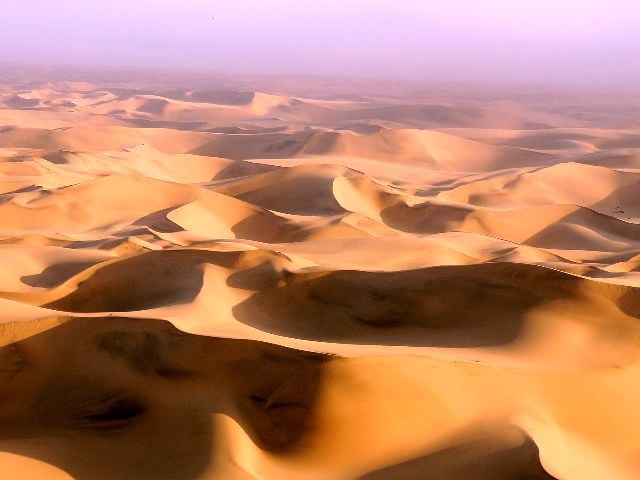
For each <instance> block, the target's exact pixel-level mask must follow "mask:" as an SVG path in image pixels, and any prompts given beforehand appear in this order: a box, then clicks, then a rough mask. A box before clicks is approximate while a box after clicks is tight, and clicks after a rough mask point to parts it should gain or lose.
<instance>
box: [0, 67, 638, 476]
mask: <svg viewBox="0 0 640 480" xmlns="http://www.w3.org/2000/svg"><path fill="white" fill-rule="evenodd" d="M52 75H53V74H52ZM86 75H89V76H88V77H87V78H85V80H87V79H88V81H84V80H83V81H69V79H70V78H76V77H69V78H61V77H56V76H55V75H53V76H52V77H51V78H50V81H46V80H41V79H39V80H29V81H25V82H20V81H18V80H16V79H15V78H13V77H11V78H7V79H2V77H0V84H2V89H1V90H0V92H1V93H0V262H2V265H3V268H2V270H0V469H1V471H2V474H1V475H0V476H1V477H2V478H3V479H5V478H6V479H7V480H18V479H20V480H22V479H25V480H26V479H29V480H31V479H33V478H51V479H54V478H55V479H58V478H60V479H68V478H75V479H80V480H114V479H131V480H143V479H149V478H159V479H166V480H171V479H175V480H178V479H180V480H185V479H187V480H188V479H237V480H258V479H260V480H289V479H291V480H294V479H295V480H298V479H309V480H356V479H361V480H378V479H380V480H382V479H416V480H417V479H423V478H433V479H443V480H444V479H447V480H449V479H477V480H489V479H493V480H495V479H504V480H507V479H515V478H518V479H521V478H522V479H524V478H527V479H552V478H557V479H561V480H574V479H579V480H602V479H605V478H606V479H616V480H617V479H621V480H627V479H628V480H635V479H636V478H638V477H639V476H640V465H639V464H638V452H637V445H638V444H639V442H640V433H638V432H640V416H638V415H637V405H638V402H639V401H640V369H639V365H640V363H639V360H640V348H639V347H638V345H640V326H639V325H640V323H639V320H640V156H639V154H638V148H639V147H640V133H639V131H638V130H637V124H636V123H637V122H636V120H637V119H634V118H633V115H631V114H630V113H629V114H628V115H627V114H626V113H624V112H629V111H630V110H629V109H628V108H627V109H623V110H621V109H620V108H618V107H617V106H618V105H620V102H622V103H623V104H625V105H626V103H625V102H631V103H633V102H634V101H635V100H634V99H635V97H629V98H628V99H626V97H624V95H623V94H616V95H613V94H612V96H600V97H598V98H593V99H589V98H587V97H584V96H580V95H578V94H572V93H571V92H563V93H559V94H557V95H555V94H550V93H549V94H548V95H547V94H539V95H538V94H537V95H528V94H525V93H522V94H519V93H518V92H510V93H508V95H507V94H506V93H505V94H504V99H501V100H496V98H497V97H496V95H495V94H490V93H489V92H487V91H485V90H482V89H479V90H477V91H475V90H474V91H464V92H463V91H460V92H456V91H453V90H451V89H443V90H438V89H437V88H435V87H434V88H433V89H432V90H429V92H428V93H425V92H424V91H422V90H421V91H410V90H407V91H404V90H403V88H404V87H402V88H401V87H399V86H393V85H382V84H379V83H367V82H365V81H356V80H350V81H349V82H347V83H341V81H338V80H334V83H326V82H325V83H323V82H322V81H321V80H312V79H305V80H304V82H302V81H301V80H297V81H295V82H294V81H291V80H285V79H280V80H277V79H274V78H271V79H268V78H262V79H260V78H238V79H234V80H233V81H231V80H229V79H224V78H217V79H216V78H209V79H208V80H207V81H206V82H204V81H203V82H202V83H198V81H196V80H194V79H186V78H185V79H184V80H183V81H184V83H180V81H178V80H176V77H171V78H170V79H169V78H168V79H167V80H166V81H165V80H163V79H158V80H157V81H156V80H154V82H155V83H153V84H151V82H145V81H143V80H141V79H140V78H139V77H138V76H136V75H137V74H135V72H132V73H126V74H123V76H121V77H117V78H118V80H115V81H113V82H111V83H110V82H107V81H99V80H98V79H97V77H93V76H92V75H91V74H89V73H87V74H86ZM125 77H126V78H127V81H123V80H122V78H125ZM181 81H182V80H181ZM407 88H408V87H407ZM545 95H547V96H545ZM607 102H609V103H607ZM578 104H580V107H579V108H578V107H576V105H578ZM625 115H627V116H625Z"/></svg>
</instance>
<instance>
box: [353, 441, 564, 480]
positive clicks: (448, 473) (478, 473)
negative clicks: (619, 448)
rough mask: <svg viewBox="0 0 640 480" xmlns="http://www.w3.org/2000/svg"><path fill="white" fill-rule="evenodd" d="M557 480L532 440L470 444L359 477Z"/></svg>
mask: <svg viewBox="0 0 640 480" xmlns="http://www.w3.org/2000/svg"><path fill="white" fill-rule="evenodd" d="M427 478H428V479H429V480H452V479H464V480H555V477H553V476H551V475H550V474H549V473H547V472H546V471H545V469H544V467H543V466H542V464H541V463H540V457H539V452H538V447H537V446H536V444H535V443H534V442H533V440H531V439H530V438H528V437H527V438H526V439H525V440H524V441H523V442H522V443H521V444H520V445H517V446H513V445H503V446H500V445H499V444H498V443H497V442H496V440H495V439H485V440H478V441H474V442H468V443H465V444H462V445H457V446H455V447H450V448H446V449H444V450H440V451H438V452H435V453H432V454H429V455H425V456H423V457H419V458H415V459H412V460H409V461H406V462H403V463H399V464H397V465H393V466H390V467H387V468H383V469H381V470H377V471H375V472H371V473H368V474H366V475H363V476H362V477H360V480H423V479H427Z"/></svg>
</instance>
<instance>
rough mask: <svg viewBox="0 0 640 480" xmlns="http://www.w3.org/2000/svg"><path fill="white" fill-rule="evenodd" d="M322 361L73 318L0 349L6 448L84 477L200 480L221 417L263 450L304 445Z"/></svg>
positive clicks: (158, 326)
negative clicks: (302, 443)
mask: <svg viewBox="0 0 640 480" xmlns="http://www.w3.org/2000/svg"><path fill="white" fill-rule="evenodd" d="M32 327H34V328H35V329H38V327H37V323H34V324H32ZM11 328H12V327H11V326H8V327H7V326H4V327H3V329H2V334H3V335H4V336H3V338H7V337H6V335H8V334H10V331H11ZM15 328H16V331H18V330H19V331H21V332H23V333H24V332H25V328H24V325H22V326H16V327H15ZM40 330H42V329H40ZM325 361H326V358H325V357H323V356H320V355H317V354H309V353H306V352H298V351H295V350H290V349H287V348H283V347H277V346H273V345H269V344H263V343H260V342H255V341H246V340H230V339H221V338H214V337H201V336H198V335H192V334H186V333H183V332H181V331H179V330H177V329H176V328H175V327H173V326H172V325H171V324H170V323H168V322H165V321H160V320H141V319H130V318H90V319H68V320H67V321H66V322H65V323H62V324H61V325H59V326H56V327H54V328H50V329H49V330H46V331H44V332H41V333H37V334H35V335H33V336H31V337H29V338H26V339H24V340H20V341H17V342H14V343H11V344H8V345H5V346H3V347H0V387H1V388H0V451H5V452H10V453H14V454H18V455H22V456H27V457H31V458H35V459H38V460H40V461H43V462H46V463H48V464H50V465H55V466H57V467H58V468H61V469H63V470H64V471H66V472H68V473H69V474H70V475H72V476H73V478H76V479H78V480H114V479H127V480H144V479H149V478H161V479H163V480H189V479H196V478H200V477H201V475H202V474H203V472H204V471H206V470H207V468H209V467H210V466H211V465H212V463H214V462H215V459H216V455H217V448H218V447H217V446H220V445H222V444H224V443H225V441H226V440H227V439H225V438H224V434H223V433H222V432H220V431H219V428H220V427H219V426H218V424H216V422H215V421H214V420H213V417H214V416H215V415H216V414H221V415H225V416H229V417H231V418H233V419H234V420H235V421H236V422H238V424H239V425H240V426H241V427H242V429H243V430H244V431H245V433H246V434H247V435H248V437H249V438H250V439H251V441H252V442H253V443H254V444H255V446H256V448H259V449H262V450H265V451H268V452H284V451H290V450H292V449H295V448H297V445H298V442H299V441H300V440H301V439H302V438H303V437H304V436H305V435H306V434H307V433H308V431H309V429H310V428H311V417H312V416H313V410H314V403H315V398H316V395H317V391H318V388H319V385H320V383H321V381H322V368H323V367H322V365H323V363H324V362H325ZM221 435H222V436H221Z"/></svg>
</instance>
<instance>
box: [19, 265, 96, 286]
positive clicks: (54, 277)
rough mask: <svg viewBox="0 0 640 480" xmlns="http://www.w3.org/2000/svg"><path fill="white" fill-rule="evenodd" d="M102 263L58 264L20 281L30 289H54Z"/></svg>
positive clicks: (23, 277) (21, 278)
mask: <svg viewBox="0 0 640 480" xmlns="http://www.w3.org/2000/svg"><path fill="white" fill-rule="evenodd" d="M101 261H102V260H96V261H94V262H63V263H56V264H55V265H51V266H49V267H47V268H45V269H44V270H43V271H42V272H40V273H38V274H35V275H24V276H22V277H20V281H21V282H22V283H24V284H25V285H29V286H30V287H41V288H53V287H57V286H58V285H61V284H63V283H64V282H66V281H67V280H69V279H70V278H71V277H73V276H74V275H77V274H78V273H80V272H82V271H84V270H86V269H87V268H89V267H91V266H93V265H95V264H97V263H100V262H101Z"/></svg>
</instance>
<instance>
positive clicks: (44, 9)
mask: <svg viewBox="0 0 640 480" xmlns="http://www.w3.org/2000/svg"><path fill="white" fill-rule="evenodd" d="M1 9H2V12H1V14H0V62H5V63H6V62H19V63H29V64H48V65H49V64H52V65H56V64H66V65H82V66H126V67H131V66H139V67H160V68H188V69H196V70H203V71H217V72H222V73H230V74H234V73H250V74H300V75H308V74H310V75H336V76H357V77H378V78H389V79H402V80H420V81H456V82H460V81H481V82H500V83H543V84H544V83H550V84H570V85H578V86H610V87H622V88H633V87H635V85H637V84H638V82H640V29H638V28H637V26H636V24H637V23H638V21H640V2H631V1H621V0H609V1H601V0H585V1H575V0H558V1H551V0H538V1H529V0H525V1H499V0H478V1H472V0H448V1H440V0H436V1H418V0H371V1H364V0H342V1H339V0H325V1H311V0H299V1H295V2H294V1H285V0H263V1H258V0H233V1H231V0H227V1H211V0H186V1H185V0H182V1H179V0H135V1H132V0H128V1H124V0H111V1H108V2H107V1H91V2H86V1H80V0H59V1H56V2H52V1H44V0H5V1H4V2H2V6H1Z"/></svg>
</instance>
